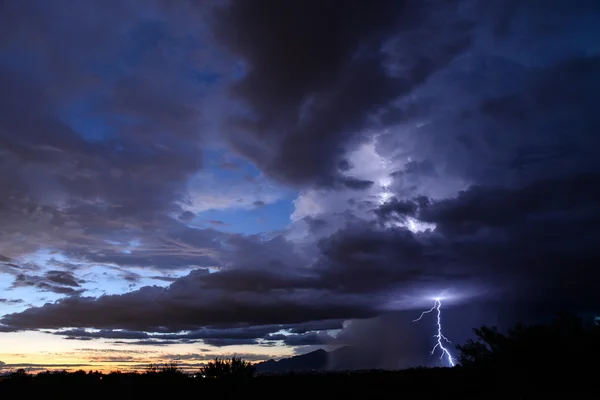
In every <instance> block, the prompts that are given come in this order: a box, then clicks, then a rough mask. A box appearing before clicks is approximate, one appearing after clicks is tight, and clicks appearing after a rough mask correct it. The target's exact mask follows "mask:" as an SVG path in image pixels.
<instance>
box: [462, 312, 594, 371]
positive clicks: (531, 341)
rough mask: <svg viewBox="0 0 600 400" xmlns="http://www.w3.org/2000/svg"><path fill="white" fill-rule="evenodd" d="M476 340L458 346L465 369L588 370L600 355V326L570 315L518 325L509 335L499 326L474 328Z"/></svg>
mask: <svg viewBox="0 0 600 400" xmlns="http://www.w3.org/2000/svg"><path fill="white" fill-rule="evenodd" d="M474 332H475V335H476V337H477V338H476V339H475V340H473V339H469V340H468V341H467V342H466V343H465V344H464V345H459V346H457V348H458V350H459V352H460V354H459V362H460V364H461V365H463V366H465V367H478V368H504V369H510V370H512V371H516V370H523V371H524V370H528V371H532V370H536V371H540V370H556V369H559V368H561V367H564V366H569V368H571V369H577V368H581V369H585V368H587V367H586V365H589V363H591V362H593V361H594V360H595V359H597V357H598V356H600V326H598V324H596V323H594V322H593V321H584V320H583V319H581V318H578V317H575V316H573V315H569V314H562V315H559V316H557V317H556V318H555V319H554V320H553V321H552V322H551V323H549V324H546V325H544V324H535V325H527V326H526V325H523V324H517V325H515V326H514V327H513V328H511V329H509V330H508V331H507V333H506V334H503V333H501V332H499V331H498V329H497V328H496V327H487V326H482V327H481V328H478V329H474Z"/></svg>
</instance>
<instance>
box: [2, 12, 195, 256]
mask: <svg viewBox="0 0 600 400" xmlns="http://www.w3.org/2000/svg"><path fill="white" fill-rule="evenodd" d="M159 6H160V4H159V3H158V2H148V3H145V4H143V5H141V4H140V5H133V4H129V3H127V4H126V3H120V2H99V1H92V2H87V3H86V4H85V5H84V4H83V3H81V2H77V1H70V0H65V1H62V2H60V5H58V4H56V5H55V4H50V3H47V2H44V1H28V2H20V1H13V0H11V1H5V2H4V3H3V7H2V10H0V25H1V26H2V35H0V36H1V37H2V39H1V40H0V92H1V93H2V94H3V95H2V98H1V99H0V148H1V149H2V150H0V155H1V157H0V159H1V161H0V172H1V173H0V176H1V178H0V187H2V194H3V195H2V199H0V220H1V221H2V231H1V232H0V241H1V242H2V244H3V245H2V247H1V248H3V249H4V248H5V247H6V248H7V249H10V251H11V253H12V254H6V253H5V254H4V255H5V256H8V257H10V256H18V255H21V254H23V253H27V252H29V251H32V250H36V249H37V248H40V247H42V248H43V247H50V248H53V247H54V248H64V249H69V248H74V249H77V250H79V251H83V250H84V249H98V248H99V245H100V243H103V239H107V238H110V239H111V240H113V241H115V240H116V241H118V240H119V239H118V236H120V235H123V236H129V237H131V234H132V232H136V233H137V234H139V235H140V236H144V234H151V233H153V232H155V230H156V229H158V228H159V225H160V221H157V218H159V217H160V216H162V215H164V214H165V213H168V212H173V213H177V212H178V211H179V213H181V210H178V206H177V205H176V203H177V202H178V201H180V200H182V199H183V197H184V184H185V181H186V179H187V178H188V177H189V176H190V174H192V173H194V172H195V171H197V170H198V169H199V168H200V167H201V166H202V157H201V151H200V150H201V147H200V140H201V138H202V132H201V129H199V125H198V121H199V118H200V107H201V105H200V103H201V102H200V100H199V93H202V92H206V90H207V86H206V84H205V83H202V82H201V81H199V80H197V78H196V77H194V76H193V72H194V71H197V70H198V69H201V68H206V64H204V66H202V67H201V66H200V65H196V64H195V63H196V62H197V61H198V60H194V59H193V57H192V55H193V54H194V53H195V52H196V51H197V46H198V44H197V42H194V41H193V40H188V41H187V42H186V41H185V40H183V39H184V38H186V37H187V36H186V35H189V34H192V33H197V32H195V31H193V28H192V27H191V26H190V27H189V28H190V29H191V30H189V31H187V32H186V29H187V28H185V27H184V24H182V23H180V22H181V21H182V20H183V19H185V17H184V15H185V13H183V14H182V9H181V8H180V7H171V8H170V9H169V10H165V9H164V8H160V7H159ZM157 7H159V8H157ZM158 11H159V13H157V12H158ZM74 15H77V18H74V17H73V16H74ZM144 15H145V17H144ZM180 18H182V19H180ZM175 26H177V28H178V29H179V31H178V30H177V29H174V27H175ZM108 27H110V29H109V28H108ZM167 43H168V46H169V51H168V52H167V51H165V49H164V47H165V46H166V45H167ZM57 49H60V51H58V50H57ZM167 53H168V54H167ZM186 216H187V215H186ZM50 232H52V233H51V234H50ZM19 238H21V239H20V240H19ZM105 247H108V246H105Z"/></svg>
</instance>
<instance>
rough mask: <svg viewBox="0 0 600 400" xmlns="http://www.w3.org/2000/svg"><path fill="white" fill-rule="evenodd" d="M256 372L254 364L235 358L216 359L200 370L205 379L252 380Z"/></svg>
mask: <svg viewBox="0 0 600 400" xmlns="http://www.w3.org/2000/svg"><path fill="white" fill-rule="evenodd" d="M255 372H256V370H255V368H254V366H253V365H252V364H250V363H249V362H248V361H244V360H242V359H241V358H239V357H235V356H234V357H232V358H231V359H220V358H215V359H214V361H210V362H209V363H208V364H206V365H205V366H204V367H202V368H200V375H201V376H202V377H204V378H221V379H222V378H234V379H248V378H252V377H253V376H254V374H255Z"/></svg>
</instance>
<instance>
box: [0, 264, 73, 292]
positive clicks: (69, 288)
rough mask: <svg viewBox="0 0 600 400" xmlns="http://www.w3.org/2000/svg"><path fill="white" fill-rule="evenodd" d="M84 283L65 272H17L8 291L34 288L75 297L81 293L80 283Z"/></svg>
mask: <svg viewBox="0 0 600 400" xmlns="http://www.w3.org/2000/svg"><path fill="white" fill-rule="evenodd" d="M84 282H85V281H83V280H80V279H77V278H75V277H74V276H73V274H71V273H70V272H66V271H56V270H51V271H46V272H45V273H44V274H43V275H33V274H28V273H23V272H18V273H16V274H15V275H14V281H13V283H12V284H11V286H10V288H9V289H14V288H20V287H36V288H38V289H39V290H40V291H42V292H53V293H58V294H66V295H75V294H79V293H81V292H83V289H81V283H84Z"/></svg>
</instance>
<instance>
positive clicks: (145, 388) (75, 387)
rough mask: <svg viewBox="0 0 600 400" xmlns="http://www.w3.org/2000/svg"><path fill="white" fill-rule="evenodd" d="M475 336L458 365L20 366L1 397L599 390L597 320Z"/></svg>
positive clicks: (568, 319) (491, 394)
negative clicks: (290, 368)
mask: <svg viewBox="0 0 600 400" xmlns="http://www.w3.org/2000/svg"><path fill="white" fill-rule="evenodd" d="M475 334H476V339H472V340H469V341H467V342H466V343H465V344H463V345H460V346H457V349H458V351H459V360H460V365H459V366H457V367H454V368H414V369H408V370H401V371H383V370H370V371H359V370H355V371H336V372H315V371H302V372H289V373H285V374H268V375H267V374H256V369H255V367H254V366H253V365H251V364H249V363H247V362H245V361H243V360H241V359H237V358H233V359H230V360H219V359H217V360H215V361H212V362H210V363H208V365H206V366H205V367H203V368H201V369H200V370H198V371H196V372H194V373H186V372H183V371H181V370H180V369H178V368H177V367H176V366H175V365H173V364H167V365H164V366H150V367H149V368H148V369H147V370H146V371H145V372H143V373H133V372H128V373H125V372H113V373H109V374H102V373H99V372H92V371H90V372H85V371H77V372H72V373H67V372H64V371H58V372H42V373H39V374H37V375H33V374H28V373H26V372H25V371H24V370H18V371H15V372H14V373H12V374H11V375H10V376H8V377H7V378H5V379H4V380H3V381H2V382H0V398H2V399H4V398H6V399H12V398H25V396H30V395H39V396H43V397H44V398H74V397H86V396H89V395H94V396H98V395H100V396H110V397H113V398H114V397H117V398H124V397H128V398H155V397H164V396H165V395H173V396H175V395H176V394H177V395H185V393H197V394H199V395H201V394H204V395H206V394H207V393H213V391H214V393H218V395H220V396H225V397H228V396H234V395H235V396H238V395H245V396H254V395H256V396H260V397H262V398H270V397H273V398H275V397H278V398H281V397H286V396H294V397H296V396H298V395H302V396H322V395H335V396H349V397H351V398H356V397H364V396H368V397H388V396H393V397H399V396H402V394H404V393H413V394H415V395H418V396H419V398H424V397H425V398H430V397H431V398H433V397H434V396H436V397H437V396H447V395H453V396H454V395H456V396H461V397H462V398H465V397H466V398H475V397H477V398H481V397H482V396H484V397H485V398H495V397H496V396H502V397H505V396H507V395H508V396H510V398H531V397H532V396H533V397H535V396H536V394H537V395H540V394H541V393H549V392H558V391H560V392H563V393H564V392H566V393H571V394H572V393H589V394H595V392H596V391H597V383H596V378H597V376H596V371H597V370H598V369H597V367H596V365H597V360H598V356H599V355H600V326H598V324H596V323H595V322H594V321H584V320H582V319H578V318H575V317H573V316H569V315H564V316H561V317H558V318H556V319H555V320H554V321H552V322H551V323H549V324H546V325H527V326H525V325H517V326H515V327H513V328H512V329H510V330H508V331H507V332H505V333H501V332H499V331H498V330H497V329H495V328H494V327H486V326H483V327H481V328H479V329H475ZM159 387H160V388H159ZM163 389H164V390H169V391H171V392H164V391H163ZM188 389H189V390H188ZM169 393H171V394H169ZM27 398H29V397H27Z"/></svg>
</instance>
